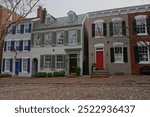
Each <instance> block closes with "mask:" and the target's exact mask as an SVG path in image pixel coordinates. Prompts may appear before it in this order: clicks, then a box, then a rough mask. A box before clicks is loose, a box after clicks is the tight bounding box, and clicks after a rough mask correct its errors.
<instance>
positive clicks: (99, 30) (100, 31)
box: [95, 22, 103, 36]
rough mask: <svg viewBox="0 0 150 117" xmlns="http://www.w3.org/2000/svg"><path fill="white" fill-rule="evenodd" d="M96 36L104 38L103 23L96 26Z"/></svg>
mask: <svg viewBox="0 0 150 117" xmlns="http://www.w3.org/2000/svg"><path fill="white" fill-rule="evenodd" d="M95 36H103V23H102V22H99V23H96V24H95Z"/></svg>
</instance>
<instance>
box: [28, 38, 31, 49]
mask: <svg viewBox="0 0 150 117" xmlns="http://www.w3.org/2000/svg"><path fill="white" fill-rule="evenodd" d="M28 51H31V40H28Z"/></svg>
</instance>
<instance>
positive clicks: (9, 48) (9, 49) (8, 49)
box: [7, 41, 11, 52]
mask: <svg viewBox="0 0 150 117" xmlns="http://www.w3.org/2000/svg"><path fill="white" fill-rule="evenodd" d="M7 51H8V52H10V51H11V41H7Z"/></svg>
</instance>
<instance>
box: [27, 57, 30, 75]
mask: <svg viewBox="0 0 150 117" xmlns="http://www.w3.org/2000/svg"><path fill="white" fill-rule="evenodd" d="M27 71H28V73H30V59H29V58H28V69H27Z"/></svg>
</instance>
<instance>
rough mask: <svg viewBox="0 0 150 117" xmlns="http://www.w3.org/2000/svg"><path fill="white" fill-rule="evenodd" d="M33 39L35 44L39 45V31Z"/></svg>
mask: <svg viewBox="0 0 150 117" xmlns="http://www.w3.org/2000/svg"><path fill="white" fill-rule="evenodd" d="M34 41H35V43H34V44H35V46H39V45H40V33H36V34H35V35H34Z"/></svg>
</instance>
